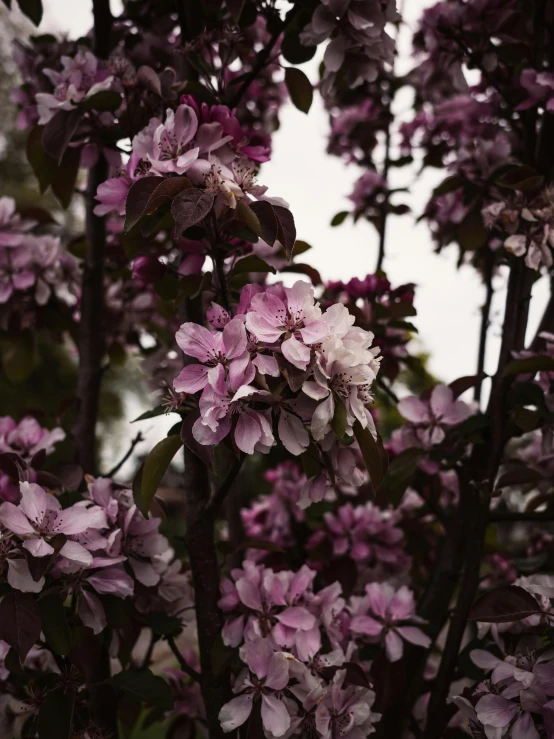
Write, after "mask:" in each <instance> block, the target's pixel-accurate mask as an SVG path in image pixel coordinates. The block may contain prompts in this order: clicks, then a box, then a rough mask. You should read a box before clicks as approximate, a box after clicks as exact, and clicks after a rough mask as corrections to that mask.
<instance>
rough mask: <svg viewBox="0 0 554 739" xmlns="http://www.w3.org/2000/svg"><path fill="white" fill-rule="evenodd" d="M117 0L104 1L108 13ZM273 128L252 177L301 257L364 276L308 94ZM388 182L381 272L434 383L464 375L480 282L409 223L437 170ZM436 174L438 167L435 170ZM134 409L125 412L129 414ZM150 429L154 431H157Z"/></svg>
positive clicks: (473, 349) (473, 341)
mask: <svg viewBox="0 0 554 739" xmlns="http://www.w3.org/2000/svg"><path fill="white" fill-rule="evenodd" d="M431 4H432V3H431V2H430V0H409V2H406V3H405V10H404V18H405V20H406V21H407V24H408V28H405V29H404V31H403V33H402V34H401V37H400V41H399V50H400V54H399V60H398V69H399V71H400V72H402V71H406V70H407V69H409V67H410V59H409V53H410V32H409V28H410V27H411V28H414V27H415V24H416V21H417V18H418V17H419V15H420V14H421V11H422V10H423V9H424V8H425V7H428V6H429V5H431ZM44 6H45V19H44V21H43V25H42V26H41V30H42V28H44V30H53V31H55V30H58V31H60V30H61V31H66V32H67V33H68V34H69V35H70V36H73V37H75V36H79V35H80V34H83V33H86V32H87V30H88V29H89V28H90V25H91V0H44ZM120 7H121V6H120V2H119V0H112V9H113V11H114V12H115V13H117V12H118V11H119V9H120ZM303 68H304V70H305V71H306V73H307V74H308V76H309V77H310V78H311V80H312V82H315V81H316V77H317V60H312V62H310V63H308V64H307V65H304V67H303ZM409 105H410V99H409V96H408V97H404V96H399V100H398V101H397V107H398V111H399V112H403V111H407V112H408V113H409ZM280 117H281V127H280V129H279V131H278V132H277V133H276V134H275V136H274V140H273V156H272V160H271V162H269V163H267V164H265V165H264V166H263V170H262V172H261V174H260V177H259V180H260V182H261V183H262V184H264V185H268V186H269V192H270V194H271V195H279V196H281V197H283V198H285V199H286V200H287V201H288V202H289V204H290V208H291V210H292V212H293V213H294V216H295V220H296V225H297V232H298V238H300V239H303V240H305V241H307V242H309V243H310V244H311V245H312V246H313V249H312V251H310V252H309V253H308V254H307V255H306V257H307V260H306V261H309V262H310V264H313V266H315V267H316V268H317V269H318V270H319V271H320V272H321V274H322V275H323V277H324V278H328V279H349V278H350V277H353V276H358V277H364V276H365V275H366V274H367V273H368V272H372V271H374V269H375V263H376V258H377V244H378V239H377V234H376V232H375V230H374V228H373V227H372V226H371V225H369V224H367V223H362V222H359V223H358V224H356V225H355V226H354V225H353V224H352V223H351V222H350V221H347V222H345V223H344V224H343V225H342V226H340V227H338V228H331V227H330V225H329V221H330V219H331V217H332V216H333V215H334V214H335V213H336V212H338V211H340V210H344V209H348V207H349V201H348V200H347V199H346V196H347V195H348V194H349V193H350V192H351V190H352V185H353V183H354V181H355V180H356V178H357V176H359V172H358V170H357V169H356V167H354V166H347V165H345V164H343V163H342V162H341V161H339V160H338V159H337V158H335V157H330V156H328V155H327V154H326V153H325V147H326V141H327V133H328V122H327V116H326V114H325V112H324V110H323V107H322V105H321V102H320V100H319V98H318V96H317V95H316V96H315V97H314V103H313V106H312V109H311V111H310V113H309V114H308V115H304V114H303V113H301V112H299V111H297V110H296V109H295V108H294V107H292V105H287V106H286V107H285V108H284V110H283V111H282V113H281V116H280ZM393 176H396V177H398V178H399V179H398V181H396V182H395V181H393V182H392V185H393V186H396V187H397V186H403V185H411V192H410V195H409V196H408V197H407V198H406V199H405V201H404V202H407V203H408V204H409V205H410V207H411V208H412V211H413V215H407V216H403V217H392V218H390V224H389V227H388V235H387V252H386V253H387V256H386V259H385V265H384V266H385V269H386V271H387V273H388V276H389V279H390V280H391V282H392V283H393V285H396V284H400V283H403V282H414V283H415V284H416V286H417V290H416V303H415V305H416V308H417V311H418V316H417V318H416V319H414V323H415V324H416V325H417V327H418V329H419V336H420V342H421V346H422V348H424V349H425V350H426V351H428V352H429V353H430V354H431V359H430V369H431V370H432V371H433V372H434V373H435V374H436V375H437V376H438V377H439V378H441V379H442V380H444V381H446V382H450V381H451V380H453V379H455V378H456V377H460V376H463V375H468V374H474V373H475V368H476V356H477V336H478V329H479V309H480V306H481V304H482V301H483V287H482V285H481V282H480V279H479V278H478V276H477V275H476V273H475V272H474V270H473V269H472V268H471V267H468V266H464V267H462V268H461V269H457V268H456V260H457V249H456V247H455V246H450V247H448V248H447V249H446V250H444V251H443V252H442V253H441V254H440V255H437V254H435V253H434V252H433V244H432V241H431V238H430V235H429V230H428V228H427V226H426V224H425V223H424V222H422V223H419V224H418V223H416V218H417V216H418V215H420V213H421V212H422V210H423V207H424V205H425V203H426V201H427V199H428V196H429V193H430V191H431V189H432V188H433V187H434V186H435V184H436V183H437V182H438V181H440V178H441V173H440V172H426V173H424V174H423V175H418V174H417V172H416V171H415V170H413V171H406V169H404V170H401V171H400V172H396V171H393ZM442 177H444V173H442ZM496 287H497V289H498V294H497V298H496V300H495V303H494V306H493V321H494V322H493V326H492V329H491V336H492V340H491V341H490V342H489V351H488V353H487V369H488V371H489V372H493V371H494V366H495V362H496V353H497V351H498V346H499V333H500V328H499V326H500V320H501V317H502V310H503V308H502V306H503V297H504V295H503V289H504V280H503V279H502V278H501V277H499V278H498V279H497V282H496ZM535 292H536V295H537V299H536V300H534V301H533V304H532V309H531V319H530V326H529V335H532V334H533V333H534V330H535V327H536V325H537V323H538V320H539V317H540V315H541V313H542V308H543V306H544V304H545V302H546V299H547V284H546V281H544V280H543V281H541V282H540V283H539V284H538V285H537V286H536V290H535ZM134 410H135V409H134V408H133V409H132V411H131V412H134ZM158 433H159V431H158Z"/></svg>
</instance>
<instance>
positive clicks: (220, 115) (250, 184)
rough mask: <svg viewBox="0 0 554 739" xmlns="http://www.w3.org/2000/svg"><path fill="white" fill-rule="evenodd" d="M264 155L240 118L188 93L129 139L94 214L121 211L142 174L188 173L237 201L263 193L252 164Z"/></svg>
mask: <svg viewBox="0 0 554 739" xmlns="http://www.w3.org/2000/svg"><path fill="white" fill-rule="evenodd" d="M267 159H268V149H267V147H266V146H262V145H254V144H252V143H251V142H250V141H249V139H248V136H246V134H245V133H244V131H243V130H242V128H241V126H240V124H239V122H238V119H237V118H236V117H235V115H234V114H233V111H231V110H229V108H227V107H226V106H224V105H213V106H211V107H209V106H208V105H206V103H203V104H202V105H198V103H197V102H196V100H195V99H194V98H192V97H191V96H189V95H184V96H183V97H182V102H181V104H180V105H179V106H178V107H177V109H176V110H175V111H173V110H172V109H171V108H168V109H167V111H166V116H165V120H164V121H161V120H160V119H159V118H152V119H151V120H150V122H149V124H148V125H147V126H146V127H145V128H144V129H143V130H142V131H140V132H139V133H138V134H137V135H136V136H135V137H134V138H133V141H132V151H131V154H130V157H129V159H128V161H127V164H126V165H125V168H124V170H123V171H122V172H121V174H119V175H118V176H117V177H112V178H110V179H108V180H106V182H104V183H103V184H101V185H100V186H99V188H98V193H97V196H96V199H97V200H98V201H99V205H97V206H96V209H95V212H96V214H97V215H105V214H107V213H112V212H113V213H118V214H119V215H124V213H125V203H126V198H127V194H128V192H129V189H130V187H131V185H132V184H133V183H134V182H136V181H137V180H139V179H141V178H142V177H145V176H150V177H152V176H154V177H167V176H175V175H185V174H186V175H187V177H188V178H189V179H190V181H191V182H192V183H193V184H194V185H196V186H198V187H200V188H204V189H205V190H206V191H208V192H211V193H214V195H220V196H221V199H222V201H223V202H224V203H226V204H227V205H229V206H231V207H233V208H234V207H235V206H236V203H237V200H238V199H242V198H246V199H247V200H248V199H249V198H250V197H255V198H258V197H261V196H262V195H263V194H264V193H265V191H266V189H267V188H264V187H261V186H259V185H257V184H256V179H255V178H256V167H257V166H258V164H259V163H260V162H264V161H266V160H267Z"/></svg>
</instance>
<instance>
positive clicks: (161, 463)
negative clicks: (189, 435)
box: [133, 436, 183, 517]
mask: <svg viewBox="0 0 554 739" xmlns="http://www.w3.org/2000/svg"><path fill="white" fill-rule="evenodd" d="M182 446H183V442H182V441H181V438H180V437H179V436H167V437H166V438H165V439H162V440H161V441H160V442H158V443H157V444H156V446H155V447H154V448H153V449H152V451H151V452H150V454H149V455H148V456H147V457H146V459H145V460H144V464H143V465H142V467H141V469H140V470H139V472H138V474H137V478H138V477H140V482H139V483H138V484H137V486H136V488H137V489H135V483H133V495H134V498H135V503H136V505H137V508H138V509H139V510H140V511H142V513H143V514H144V516H146V517H148V511H149V509H150V504H151V503H152V499H153V498H154V495H155V494H156V491H157V489H158V487H159V485H160V482H161V481H162V477H163V476H164V475H165V473H166V471H167V468H168V467H169V465H170V463H171V460H172V459H173V457H174V456H175V455H176V454H177V452H178V451H179V449H180V448H181V447H182ZM137 478H135V480H136V479H137Z"/></svg>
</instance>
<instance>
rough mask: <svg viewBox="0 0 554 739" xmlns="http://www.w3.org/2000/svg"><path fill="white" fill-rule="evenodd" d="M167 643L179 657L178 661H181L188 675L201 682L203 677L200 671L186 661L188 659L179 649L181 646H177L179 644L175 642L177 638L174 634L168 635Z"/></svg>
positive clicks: (180, 663)
mask: <svg viewBox="0 0 554 739" xmlns="http://www.w3.org/2000/svg"><path fill="white" fill-rule="evenodd" d="M166 640H167V643H168V644H169V648H170V649H171V651H172V652H173V654H174V655H175V658H176V659H177V662H178V663H179V667H180V668H181V670H182V671H183V672H186V673H187V675H188V676H189V677H190V678H192V679H193V680H194V681H195V682H197V683H199V682H200V679H201V675H200V673H199V672H197V671H196V670H195V669H194V668H193V667H191V666H190V665H189V663H188V662H187V661H186V659H185V658H184V657H183V655H182V654H181V652H180V651H179V648H178V647H177V644H176V643H175V639H174V638H173V637H172V636H168V637H166Z"/></svg>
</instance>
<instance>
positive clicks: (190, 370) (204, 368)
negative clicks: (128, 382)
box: [173, 318, 255, 395]
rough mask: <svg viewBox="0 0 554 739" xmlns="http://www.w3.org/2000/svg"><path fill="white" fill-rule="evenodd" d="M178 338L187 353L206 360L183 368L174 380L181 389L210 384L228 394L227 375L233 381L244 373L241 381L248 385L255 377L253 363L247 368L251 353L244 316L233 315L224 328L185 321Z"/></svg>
mask: <svg viewBox="0 0 554 739" xmlns="http://www.w3.org/2000/svg"><path fill="white" fill-rule="evenodd" d="M175 338H176V340H177V344H178V345H179V346H180V348H181V349H182V350H183V351H184V353H185V354H187V355H188V356H189V357H194V358H195V359H198V360H199V361H200V362H202V364H189V365H187V366H186V367H184V368H183V369H182V370H181V372H180V373H179V375H177V377H176V378H175V380H174V381H173V387H174V388H175V390H176V391H177V392H184V393H196V392H198V391H199V390H203V389H204V388H205V387H206V385H208V384H209V385H211V387H212V388H213V389H214V390H216V391H217V392H218V393H220V394H221V395H225V394H226V392H227V388H226V385H225V382H226V379H227V377H229V380H230V382H231V384H233V383H234V379H235V378H237V377H240V379H241V384H246V385H247V384H248V383H249V382H250V381H251V380H252V379H253V378H254V374H255V370H254V368H253V366H252V365H250V371H248V372H247V369H248V366H249V364H250V355H249V353H248V352H247V351H246V346H247V339H246V329H245V328H244V323H243V322H242V321H241V320H240V318H233V319H232V320H231V321H229V322H228V323H227V324H226V325H225V326H224V328H223V331H221V332H218V331H208V329H206V328H204V327H203V326H200V325H198V324H196V323H183V325H182V326H181V328H180V329H179V331H177V334H176V336H175ZM245 373H247V374H246V375H245Z"/></svg>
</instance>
